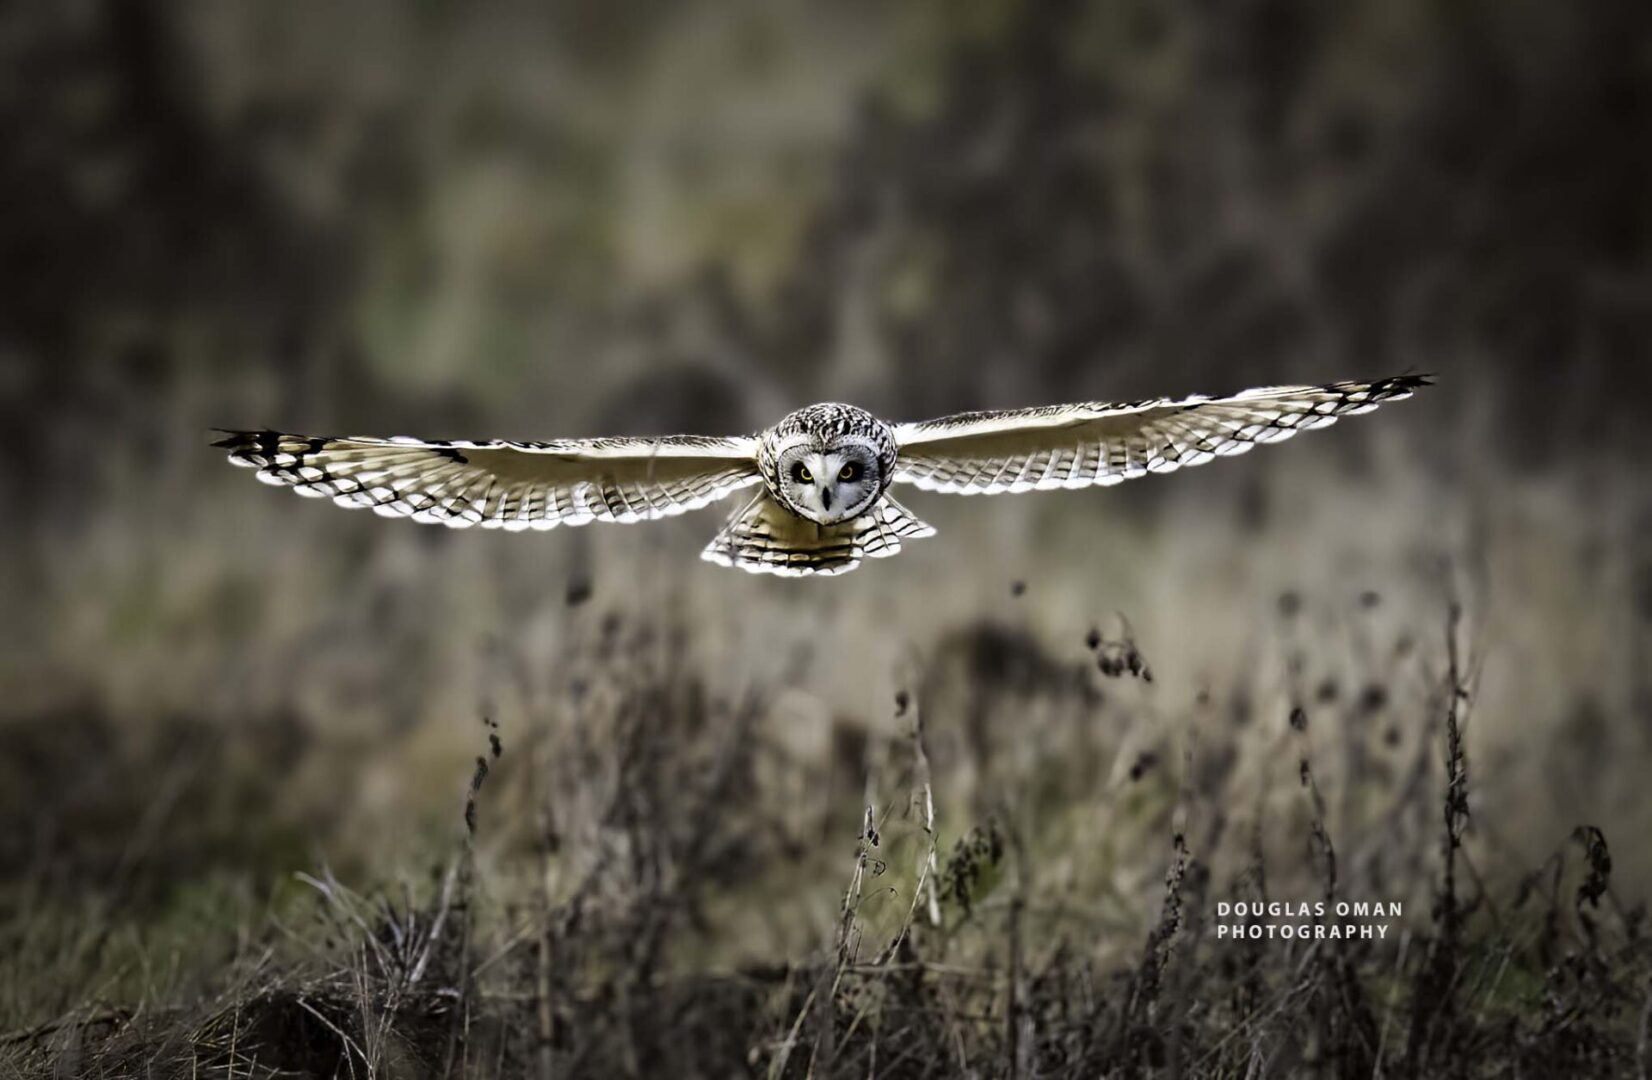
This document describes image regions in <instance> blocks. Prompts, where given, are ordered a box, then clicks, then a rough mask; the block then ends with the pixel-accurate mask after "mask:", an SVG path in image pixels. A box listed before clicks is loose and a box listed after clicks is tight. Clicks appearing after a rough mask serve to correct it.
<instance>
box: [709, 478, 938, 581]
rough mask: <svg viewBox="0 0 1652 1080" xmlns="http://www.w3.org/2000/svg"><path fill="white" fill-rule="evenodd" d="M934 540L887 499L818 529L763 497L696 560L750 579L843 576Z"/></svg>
mask: <svg viewBox="0 0 1652 1080" xmlns="http://www.w3.org/2000/svg"><path fill="white" fill-rule="evenodd" d="M933 535H935V530H934V529H933V528H931V527H930V526H928V525H926V524H925V523H924V522H922V521H919V520H918V519H917V518H915V517H913V516H912V513H911V512H910V511H909V510H907V509H906V507H904V506H902V505H901V504H900V503H898V502H896V501H895V500H894V499H891V498H890V497H889V496H887V495H885V496H884V497H883V498H881V499H879V500H878V501H877V502H876V503H874V504H873V506H872V509H870V510H868V511H867V512H866V513H864V514H862V515H861V516H860V517H857V518H854V519H853V520H850V521H845V522H842V523H840V524H837V525H817V524H815V523H814V522H812V521H805V520H804V519H803V518H800V517H798V516H797V515H795V514H793V513H791V512H790V511H788V510H786V509H785V508H784V507H782V506H781V505H780V504H778V503H776V502H775V501H774V500H773V499H772V498H770V497H769V495H768V493H767V492H764V493H763V494H761V495H758V496H757V498H755V499H753V500H751V502H749V503H747V504H746V505H744V506H742V507H741V508H740V509H738V510H736V511H735V512H734V514H733V515H732V516H730V517H729V519H728V524H726V525H724V526H723V531H722V532H720V533H718V534H717V535H716V536H715V537H713V538H712V541H711V543H710V544H707V545H706V549H705V550H704V551H702V552H701V553H700V558H702V559H705V560H706V561H707V562H714V563H716V564H717V565H719V566H732V567H737V568H739V569H741V570H745V571H747V572H749V573H753V574H781V575H783V576H786V577H803V576H805V575H808V574H845V573H848V572H849V571H850V570H853V569H854V568H855V567H857V566H859V565H860V561H861V559H863V558H871V559H882V558H886V557H888V556H890V555H893V554H895V553H896V552H898V551H900V549H901V541H902V540H917V539H920V538H922V537H925V536H933Z"/></svg>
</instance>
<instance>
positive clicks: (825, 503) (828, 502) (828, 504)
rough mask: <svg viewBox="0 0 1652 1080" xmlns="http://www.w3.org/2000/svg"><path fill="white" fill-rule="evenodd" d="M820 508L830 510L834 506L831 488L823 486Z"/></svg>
mask: <svg viewBox="0 0 1652 1080" xmlns="http://www.w3.org/2000/svg"><path fill="white" fill-rule="evenodd" d="M820 508H821V509H822V510H830V509H831V508H832V489H831V488H824V487H823V488H821V489H820Z"/></svg>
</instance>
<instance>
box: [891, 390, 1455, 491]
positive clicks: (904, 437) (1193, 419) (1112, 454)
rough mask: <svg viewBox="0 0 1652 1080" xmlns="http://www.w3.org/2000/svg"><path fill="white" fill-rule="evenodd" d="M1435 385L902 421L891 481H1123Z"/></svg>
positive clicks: (1013, 486) (992, 485)
mask: <svg viewBox="0 0 1652 1080" xmlns="http://www.w3.org/2000/svg"><path fill="white" fill-rule="evenodd" d="M1431 381H1432V379H1431V377H1430V376H1427V375H1400V376H1396V377H1394V378H1389V379H1379V380H1377V381H1375V382H1338V383H1330V384H1327V385H1324V386H1270V387H1262V388H1260V389H1256V390H1246V391H1245V392H1244V393H1242V394H1235V395H1233V396H1232V397H1223V398H1212V397H1204V396H1195V397H1190V398H1184V399H1182V400H1179V401H1176V400H1169V399H1159V400H1154V401H1141V402H1135V403H1131V404H1120V405H1114V404H1107V403H1102V402H1091V403H1086V404H1078V405H1055V406H1050V407H1047V408H1035V409H1014V410H1007V411H1002V412H976V413H960V414H958V415H956V416H947V417H942V418H940V419H938V420H927V421H924V422H922V423H916V424H898V425H896V427H895V441H896V443H897V444H898V445H899V447H900V451H899V457H898V458H897V459H896V463H895V476H894V479H895V481H896V482H898V483H905V484H912V485H914V486H916V487H919V488H923V489H925V490H929V491H941V492H951V493H955V494H959V495H978V494H999V493H1002V492H1017V491H1043V490H1048V489H1051V488H1082V487H1091V486H1094V485H1108V484H1117V483H1119V482H1121V481H1124V480H1129V479H1133V478H1134V477H1138V476H1145V475H1147V474H1148V473H1162V472H1173V471H1174V470H1176V469H1179V468H1183V467H1184V466H1189V465H1201V464H1203V463H1204V462H1206V461H1210V460H1211V459H1212V458H1215V457H1219V456H1226V455H1232V454H1243V453H1244V452H1245V451H1247V450H1249V449H1250V448H1251V447H1253V446H1255V445H1256V444H1257V443H1266V442H1279V441H1280V440H1283V439H1288V438H1290V437H1291V436H1292V435H1295V434H1296V433H1297V432H1299V431H1307V430H1310V429H1312V428H1319V427H1325V426H1327V425H1330V424H1334V423H1336V421H1337V420H1338V419H1339V418H1340V417H1343V416H1352V415H1354V414H1357V413H1364V412H1370V411H1371V410H1372V409H1374V408H1376V407H1377V406H1378V405H1379V404H1381V403H1382V402H1385V401H1398V400H1400V399H1402V398H1408V397H1410V396H1411V394H1412V392H1413V391H1414V390H1415V389H1416V388H1417V387H1419V386H1425V385H1427V384H1429V383H1430V382H1431Z"/></svg>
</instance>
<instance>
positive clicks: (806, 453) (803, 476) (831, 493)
mask: <svg viewBox="0 0 1652 1080" xmlns="http://www.w3.org/2000/svg"><path fill="white" fill-rule="evenodd" d="M776 464H777V465H778V469H777V472H778V474H779V477H778V479H779V483H780V494H781V496H782V498H783V499H784V500H785V502H786V504H787V507H788V508H789V509H790V510H791V511H792V512H793V513H795V514H797V515H798V516H800V517H804V518H807V519H808V520H810V521H813V522H816V523H818V524H821V525H833V524H836V523H837V522H840V521H848V520H850V519H851V518H854V517H857V516H859V515H860V514H861V513H863V512H864V511H865V510H866V508H867V507H869V506H870V505H871V504H872V503H873V502H874V501H876V500H877V497H878V495H879V494H880V493H881V492H882V491H883V483H882V479H883V478H882V472H881V469H880V466H879V463H878V454H877V451H876V449H874V448H873V447H872V446H871V445H870V444H869V443H867V442H866V441H864V440H861V439H858V438H854V437H846V438H843V439H840V440H839V441H838V442H836V443H832V444H830V445H827V446H825V447H821V446H818V445H815V444H814V443H813V442H812V441H810V442H800V443H796V444H794V445H792V446H789V447H787V448H786V449H784V450H782V451H781V452H780V456H779V458H778V460H777V463H776Z"/></svg>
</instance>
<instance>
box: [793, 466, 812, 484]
mask: <svg viewBox="0 0 1652 1080" xmlns="http://www.w3.org/2000/svg"><path fill="white" fill-rule="evenodd" d="M797 478H798V479H799V480H801V481H803V482H804V483H805V484H812V483H814V482H815V474H814V473H812V472H810V471H809V467H808V466H807V465H799V466H798V467H797Z"/></svg>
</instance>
